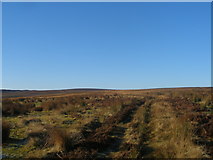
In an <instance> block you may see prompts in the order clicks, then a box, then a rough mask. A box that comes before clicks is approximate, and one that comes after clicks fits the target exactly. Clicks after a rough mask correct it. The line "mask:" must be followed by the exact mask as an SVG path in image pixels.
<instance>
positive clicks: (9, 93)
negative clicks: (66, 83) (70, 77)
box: [1, 88, 107, 98]
mask: <svg viewBox="0 0 213 160" xmlns="http://www.w3.org/2000/svg"><path fill="white" fill-rule="evenodd" d="M104 90H107V89H95V88H76V89H64V90H9V89H1V91H2V98H15V97H32V96H45V95H60V94H70V93H83V92H94V91H104Z"/></svg>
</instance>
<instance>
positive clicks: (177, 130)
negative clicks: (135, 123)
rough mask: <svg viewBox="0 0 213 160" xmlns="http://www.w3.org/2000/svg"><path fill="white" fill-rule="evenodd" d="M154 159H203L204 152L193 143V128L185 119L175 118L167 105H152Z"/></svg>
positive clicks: (158, 103)
mask: <svg viewBox="0 0 213 160" xmlns="http://www.w3.org/2000/svg"><path fill="white" fill-rule="evenodd" d="M152 113H153V115H152V121H151V126H152V131H153V132H152V134H153V138H152V143H151V144H152V146H151V147H152V148H154V153H153V154H152V156H153V157H158V158H203V157H205V156H204V153H205V152H204V150H203V148H202V147H201V146H197V145H195V144H194V143H193V141H192V139H193V137H194V135H193V132H192V126H191V125H190V124H189V123H188V122H187V121H185V120H184V119H182V120H180V119H178V118H176V117H175V115H174V114H173V112H172V109H171V108H170V106H169V104H167V103H160V102H157V103H155V104H153V105H152Z"/></svg>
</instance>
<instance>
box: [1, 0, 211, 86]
mask: <svg viewBox="0 0 213 160" xmlns="http://www.w3.org/2000/svg"><path fill="white" fill-rule="evenodd" d="M2 9H3V12H2V18H3V21H2V25H3V30H2V31H3V37H2V41H3V43H2V44H3V54H2V68H3V70H2V78H3V79H2V81H3V85H2V88H7V89H68V88H112V89H139V88H141V89H143V88H167V87H205V86H211V3H207V2H206V3H193V2H191V3H186V2H182V3H180V2H179V3H154V2H153V3H144V2H141V3H115V2H114V3H82V2H81V3H59V2H57V3H50V2H49V3H48V2H47V3H44V2H40V3H3V6H2Z"/></svg>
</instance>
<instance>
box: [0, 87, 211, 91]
mask: <svg viewBox="0 0 213 160" xmlns="http://www.w3.org/2000/svg"><path fill="white" fill-rule="evenodd" d="M173 88H174V89H175V88H212V86H177V87H172V86H171V87H149V88H98V87H97V88H95V87H76V88H56V89H11V88H1V89H0V90H1V91H3V90H11V91H15V90H16V91H17V90H18V91H56V90H57V91H60V90H146V89H173Z"/></svg>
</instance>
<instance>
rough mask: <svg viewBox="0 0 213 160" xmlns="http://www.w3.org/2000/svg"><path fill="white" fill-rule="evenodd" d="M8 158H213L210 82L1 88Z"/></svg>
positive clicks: (4, 154)
mask: <svg viewBox="0 0 213 160" xmlns="http://www.w3.org/2000/svg"><path fill="white" fill-rule="evenodd" d="M1 101H2V105H1V109H2V150H3V152H2V156H3V158H18V159H22V158H44V159H45V158H46V159H50V158H58V159H71V158H81V159H82V158H92V159H96V158H213V101H212V88H210V87H194V88H165V89H163V88H162V89H143V90H98V89H91V90H90V89H77V90H57V91H19V90H16V91H13V90H3V91H2V100H1Z"/></svg>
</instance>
